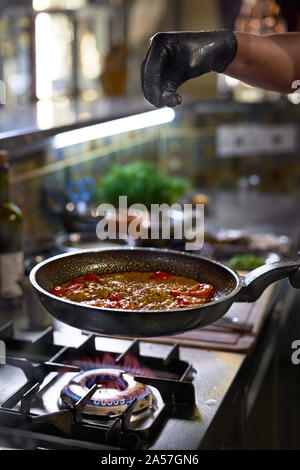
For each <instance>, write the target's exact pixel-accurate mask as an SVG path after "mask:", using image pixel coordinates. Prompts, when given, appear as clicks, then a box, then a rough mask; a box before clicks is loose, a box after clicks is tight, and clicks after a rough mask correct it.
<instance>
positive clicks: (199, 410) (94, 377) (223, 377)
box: [0, 323, 241, 450]
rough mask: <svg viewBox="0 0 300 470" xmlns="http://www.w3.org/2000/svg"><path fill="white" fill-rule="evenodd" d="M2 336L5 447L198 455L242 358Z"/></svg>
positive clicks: (53, 334) (2, 332) (8, 327)
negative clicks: (195, 452)
mask: <svg viewBox="0 0 300 470" xmlns="http://www.w3.org/2000/svg"><path fill="white" fill-rule="evenodd" d="M71 330H72V331H71V332H70V331H68V329H67V332H66V333H64V334H62V333H61V332H59V331H55V330H54V329H53V328H52V327H50V328H48V329H47V330H45V331H43V332H42V333H40V334H39V335H38V336H37V337H36V338H35V339H34V340H29V339H28V338H25V339H24V338H22V337H18V336H16V335H15V333H14V328H13V325H12V324H11V323H7V324H5V325H4V326H2V327H1V328H0V340H2V341H3V342H4V343H5V347H6V363H5V364H4V365H1V366H0V447H6V448H7V447H10V448H18V449H40V448H42V449H94V450H104V449H170V450H177V449H184V450H192V449H197V448H198V447H199V445H200V444H201V440H202V438H203V437H204V435H205V432H206V430H207V428H208V426H209V424H210V423H211V421H212V419H213V418H214V416H215V414H216V413H217V410H218V408H219V405H220V403H221V401H222V398H223V395H224V393H225V390H226V387H228V386H229V385H230V382H231V380H232V379H233V377H234V374H235V372H236V367H237V366H238V364H240V361H241V357H240V355H234V354H229V353H217V352H213V351H205V350H198V349H191V348H185V347H179V345H178V344H176V343H175V344H174V345H173V346H167V345H163V344H152V343H147V341H146V340H145V341H144V340H143V341H139V340H133V341H129V340H118V339H113V338H107V337H101V336H95V335H93V334H82V333H81V332H77V331H74V330H73V329H71Z"/></svg>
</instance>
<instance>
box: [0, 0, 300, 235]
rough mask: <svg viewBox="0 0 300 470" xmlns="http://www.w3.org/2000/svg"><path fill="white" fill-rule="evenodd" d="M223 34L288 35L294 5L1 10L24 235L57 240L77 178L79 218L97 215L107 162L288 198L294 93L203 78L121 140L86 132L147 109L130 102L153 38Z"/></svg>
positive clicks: (52, 0) (4, 108) (20, 4)
mask: <svg viewBox="0 0 300 470" xmlns="http://www.w3.org/2000/svg"><path fill="white" fill-rule="evenodd" d="M223 27H226V28H232V29H234V28H235V29H237V30H241V31H251V32H255V33H258V34H259V33H266V32H283V31H285V30H286V31H288V30H290V31H297V30H299V28H300V6H299V4H298V2H296V1H293V0H287V1H284V2H283V1H281V2H280V1H277V2H276V1H275V0H243V1H241V0H230V1H229V0H203V1H201V2H199V1H197V0H184V1H183V0H152V1H151V2H149V1H147V0H32V1H31V0H23V1H21V0H20V1H19V0H15V1H14V2H11V1H8V0H7V1H6V0H2V1H1V5H0V77H1V79H2V80H3V82H4V86H3V84H2V88H3V87H4V88H5V90H4V91H5V97H4V98H5V104H2V105H0V140H1V149H7V150H8V151H9V159H10V164H11V178H10V181H11V192H12V199H13V200H14V202H16V204H17V205H18V206H19V207H20V208H21V209H22V211H23V214H24V220H25V232H26V234H28V235H30V236H32V235H47V234H51V233H53V232H57V231H58V230H64V229H68V228H69V226H68V223H67V222H66V220H65V219H66V218H65V217H64V216H65V214H66V212H68V211H69V212H74V204H75V202H76V203H78V202H81V201H80V189H79V188H78V184H79V183H78V182H79V180H82V179H83V178H85V179H84V183H83V186H84V189H85V190H84V189H83V193H84V196H83V197H82V200H83V202H84V203H85V204H83V205H81V206H80V205H79V207H81V211H86V209H88V211H90V209H92V208H93V207H95V206H97V204H98V203H99V202H101V201H100V200H99V198H98V199H97V194H99V191H97V189H99V187H101V180H102V178H103V177H104V175H105V174H107V172H108V171H109V169H110V168H111V166H112V164H113V163H116V164H120V165H124V164H125V163H128V162H132V161H136V160H145V161H149V162H152V163H153V164H154V165H156V166H157V167H158V168H160V169H163V170H164V171H166V172H168V173H169V174H171V175H175V176H176V175H180V176H184V177H186V178H188V179H189V181H190V184H191V186H193V187H194V188H200V189H201V191H203V192H204V193H205V191H206V190H218V189H223V190H239V191H240V192H241V193H242V194H243V195H244V194H246V196H247V194H248V193H249V194H251V193H254V192H258V191H266V192H281V193H287V194H288V193H298V194H299V192H300V163H299V146H298V122H299V115H300V112H299V105H298V103H299V101H300V100H299V96H300V95H298V94H297V90H296V93H294V91H295V90H292V89H291V94H290V95H289V96H283V95H280V94H278V93H273V92H266V91H264V90H261V89H256V88H251V87H248V86H245V85H244V84H243V83H241V82H238V81H237V80H234V79H232V78H226V77H225V76H223V75H219V76H217V74H213V73H211V74H208V75H206V76H204V77H202V78H199V79H196V80H193V81H191V82H189V83H187V84H186V85H184V87H183V90H182V94H183V96H184V105H183V106H182V107H180V108H178V109H176V114H175V116H172V115H171V114H168V116H165V115H164V114H161V112H157V114H155V115H154V117H153V119H154V121H153V122H152V121H151V123H150V124H151V125H150V124H147V122H146V123H145V127H144V128H143V129H139V127H140V119H143V117H141V118H140V119H139V118H137V119H136V121H133V123H131V127H130V129H129V128H128V123H127V122H126V120H125V127H124V129H123V130H122V132H120V133H118V129H116V128H114V125H112V128H110V129H109V130H108V132H107V135H106V134H105V130H103V129H101V127H100V128H97V127H91V126H93V125H95V124H98V123H101V122H110V121H112V120H114V119H118V118H124V117H125V118H126V117H128V116H132V115H133V116H136V115H139V114H140V113H145V112H148V111H150V110H152V109H153V108H152V107H151V106H150V105H149V104H148V103H147V102H146V101H145V100H144V98H143V97H142V93H141V87H140V77H139V73H140V64H141V61H142V58H143V56H144V54H145V51H146V49H147V43H148V38H149V37H150V36H151V35H153V34H154V33H155V32H156V31H159V30H186V29H189V30H200V29H214V28H223ZM143 116H144V115H143ZM150 120H151V119H150ZM166 121H167V122H166ZM168 121H169V122H168ZM161 122H163V123H164V124H162V125H160V124H161ZM155 124H157V125H155ZM117 127H118V126H117ZM76 129H78V132H76ZM80 129H83V133H82V132H81V133H80ZM126 129H129V130H128V131H126ZM70 130H74V133H73V134H66V133H65V132H66V131H70ZM86 131H87V132H86ZM83 134H84V137H83V138H82V135H83ZM76 191H77V193H79V195H78V194H75V195H74V192H75V193H76ZM75 205H76V204H75ZM77 206H78V204H77ZM73 228H74V227H73Z"/></svg>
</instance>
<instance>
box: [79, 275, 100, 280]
mask: <svg viewBox="0 0 300 470" xmlns="http://www.w3.org/2000/svg"><path fill="white" fill-rule="evenodd" d="M83 279H84V281H98V279H100V276H99V275H98V274H88V275H87V276H84V278H83Z"/></svg>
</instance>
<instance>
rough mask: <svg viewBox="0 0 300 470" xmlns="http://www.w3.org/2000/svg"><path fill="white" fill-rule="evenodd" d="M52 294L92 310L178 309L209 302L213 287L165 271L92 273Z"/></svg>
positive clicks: (70, 282) (66, 284)
mask: <svg viewBox="0 0 300 470" xmlns="http://www.w3.org/2000/svg"><path fill="white" fill-rule="evenodd" d="M51 294H54V295H56V296H58V297H61V298H65V299H68V300H71V301H72V302H78V303H81V304H85V305H90V306H92V307H102V308H114V309H124V310H178V309H182V308H188V307H196V306H197V305H202V304H205V303H207V302H209V301H210V300H211V299H212V297H213V296H214V288H213V286H212V285H210V284H203V283H199V282H197V281H194V280H193V279H189V278H186V277H183V276H174V275H172V274H168V273H166V272H164V271H159V272H156V273H154V272H146V273H143V272H128V273H112V274H101V275H98V274H89V275H87V276H83V277H78V278H76V279H73V280H71V281H69V282H66V283H64V284H61V285H59V286H56V287H54V288H53V289H52V290H51Z"/></svg>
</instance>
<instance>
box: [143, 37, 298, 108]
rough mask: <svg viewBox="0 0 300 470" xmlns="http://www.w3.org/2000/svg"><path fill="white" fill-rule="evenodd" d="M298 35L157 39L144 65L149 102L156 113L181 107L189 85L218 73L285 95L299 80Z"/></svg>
mask: <svg viewBox="0 0 300 470" xmlns="http://www.w3.org/2000/svg"><path fill="white" fill-rule="evenodd" d="M299 54H300V33H286V34H275V35H265V36H256V35H253V34H247V33H234V32H232V31H230V30H228V29H224V30H217V31H199V32H195V31H183V32H171V33H157V34H156V35H155V36H153V37H152V38H151V39H150V43H149V47H148V51H147V54H146V56H145V59H144V61H143V64H142V70H141V78H142V88H143V92H144V95H145V97H146V98H147V100H148V101H150V103H152V104H154V106H156V107H158V108H159V107H162V106H176V105H178V104H180V103H181V102H182V98H181V96H180V94H179V93H178V88H179V87H180V86H181V85H182V84H183V83H184V82H186V81H187V80H190V79H192V78H196V77H199V76H201V75H203V74H205V73H208V72H212V71H213V72H219V73H225V74H227V75H230V76H232V77H234V78H237V79H240V80H243V81H245V82H247V83H248V84H250V85H255V86H260V87H262V88H266V89H268V90H276V91H279V92H282V93H291V92H292V91H293V88H292V83H293V82H294V81H295V80H300V61H299Z"/></svg>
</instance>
